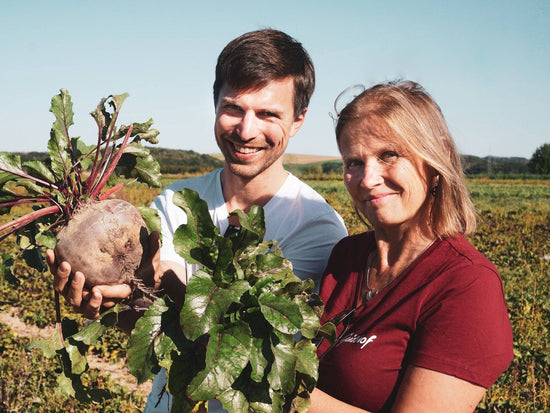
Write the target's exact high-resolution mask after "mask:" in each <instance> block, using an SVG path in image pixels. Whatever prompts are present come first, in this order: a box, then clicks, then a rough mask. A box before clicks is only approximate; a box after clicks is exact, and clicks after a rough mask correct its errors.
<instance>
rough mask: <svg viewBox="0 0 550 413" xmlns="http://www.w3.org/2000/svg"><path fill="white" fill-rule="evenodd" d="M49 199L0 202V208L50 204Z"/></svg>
mask: <svg viewBox="0 0 550 413" xmlns="http://www.w3.org/2000/svg"><path fill="white" fill-rule="evenodd" d="M50 201H51V199H49V198H19V199H17V200H15V201H9V202H0V207H9V206H14V205H24V204H39V203H41V202H50Z"/></svg>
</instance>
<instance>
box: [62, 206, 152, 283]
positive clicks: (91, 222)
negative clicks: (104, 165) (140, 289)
mask: <svg viewBox="0 0 550 413" xmlns="http://www.w3.org/2000/svg"><path fill="white" fill-rule="evenodd" d="M146 246H147V227H146V225H145V222H144V221H143V218H142V217H141V214H140V213H139V212H138V210H137V209H136V208H135V207H134V206H133V205H132V204H130V203H128V202H126V201H123V200H120V199H107V200H105V201H100V202H95V203H91V204H88V205H86V206H84V207H83V208H81V209H80V210H79V211H77V213H76V214H75V215H74V216H73V217H72V219H71V220H70V221H69V224H68V225H67V226H66V227H65V228H63V229H62V230H61V231H60V232H59V233H58V234H57V244H56V246H55V254H56V257H57V260H58V262H62V261H67V262H69V263H70V264H71V267H72V269H73V271H82V272H83V273H84V275H85V276H86V284H87V285H88V286H89V287H93V286H94V285H100V284H107V285H115V284H121V283H126V284H129V283H131V281H132V280H134V274H135V272H136V270H137V269H138V268H139V267H140V265H141V261H142V257H143V255H144V254H143V253H144V251H147V247H146Z"/></svg>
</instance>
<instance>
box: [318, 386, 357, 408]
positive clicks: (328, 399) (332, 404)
mask: <svg viewBox="0 0 550 413" xmlns="http://www.w3.org/2000/svg"><path fill="white" fill-rule="evenodd" d="M310 397H311V406H310V407H309V409H308V413H335V412H338V413H365V412H367V411H366V410H363V409H360V408H358V407H355V406H352V405H351V404H347V403H344V402H341V401H340V400H338V399H335V398H334V397H332V396H329V395H328V394H327V393H325V392H324V391H322V390H319V389H318V388H315V389H313V392H312V393H311V395H310Z"/></svg>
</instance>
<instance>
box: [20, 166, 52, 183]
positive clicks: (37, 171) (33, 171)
mask: <svg viewBox="0 0 550 413" xmlns="http://www.w3.org/2000/svg"><path fill="white" fill-rule="evenodd" d="M22 166H23V168H24V169H25V171H27V173H28V174H29V175H31V176H34V177H36V178H39V179H42V180H45V181H47V182H50V183H52V184H53V183H55V176H54V175H53V173H52V171H50V170H49V169H48V168H47V167H46V165H44V163H43V162H40V161H26V162H24V163H23V165H22Z"/></svg>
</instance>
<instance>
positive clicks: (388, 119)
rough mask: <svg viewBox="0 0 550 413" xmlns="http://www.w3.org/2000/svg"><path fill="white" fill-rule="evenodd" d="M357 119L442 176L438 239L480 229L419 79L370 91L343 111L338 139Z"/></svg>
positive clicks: (436, 207)
mask: <svg viewBox="0 0 550 413" xmlns="http://www.w3.org/2000/svg"><path fill="white" fill-rule="evenodd" d="M358 123H361V124H362V125H366V126H367V128H372V129H374V130H375V131H378V133H382V134H383V136H387V138H388V139H392V140H393V139H395V140H397V141H398V142H397V143H398V144H399V145H400V146H402V147H403V149H405V150H406V151H409V152H410V153H412V154H414V155H415V156H417V157H418V158H419V159H421V160H423V161H424V162H425V163H426V164H427V165H428V166H430V167H431V168H433V169H434V170H435V174H436V175H438V176H439V178H437V179H438V184H437V186H436V188H435V189H434V192H433V195H434V200H433V204H432V207H431V212H430V217H431V226H432V229H433V231H434V232H435V234H436V235H437V236H438V237H444V236H453V235H456V234H457V233H462V234H464V235H470V234H472V233H473V232H474V231H475V228H476V218H477V214H476V212H475V208H474V205H473V203H472V201H471V199H470V197H469V195H468V191H467V188H466V181H465V179H464V173H463V170H462V164H461V162H460V155H459V153H458V150H457V148H456V146H455V143H454V141H453V138H452V136H451V133H450V132H449V129H448V127H447V123H446V122H445V119H444V117H443V114H442V112H441V109H440V108H439V106H438V105H437V104H436V103H435V101H434V100H433V98H432V97H431V96H430V95H429V94H428V93H427V92H426V91H425V90H424V88H423V87H422V86H421V85H419V84H418V83H415V82H411V81H394V82H387V83H380V84H377V85H375V86H372V87H371V88H369V89H367V90H365V91H364V92H362V93H361V94H360V95H358V96H357V97H355V98H354V99H353V101H351V102H350V103H349V104H348V105H347V106H345V107H344V109H342V111H341V112H340V114H339V117H338V123H337V125H336V139H337V141H339V140H340V136H341V134H342V132H343V131H344V130H347V128H350V127H353V126H357V124H358Z"/></svg>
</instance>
